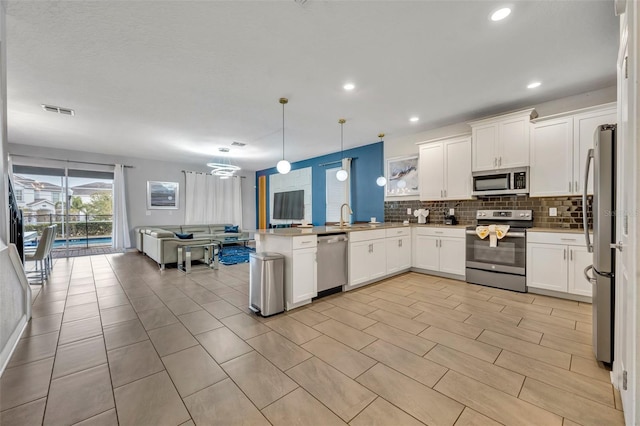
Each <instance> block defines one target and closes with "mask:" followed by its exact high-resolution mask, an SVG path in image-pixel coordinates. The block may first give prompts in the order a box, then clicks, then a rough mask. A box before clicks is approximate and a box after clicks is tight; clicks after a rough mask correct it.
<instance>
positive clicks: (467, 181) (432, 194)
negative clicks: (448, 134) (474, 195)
mask: <svg viewBox="0 0 640 426" xmlns="http://www.w3.org/2000/svg"><path fill="white" fill-rule="evenodd" d="M419 170H420V199H421V200H464V199H469V198H471V138H470V137H469V136H457V137H452V138H448V139H441V140H439V141H437V142H430V143H425V144H423V145H421V146H420V167H419Z"/></svg>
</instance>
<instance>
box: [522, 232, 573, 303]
mask: <svg viewBox="0 0 640 426" xmlns="http://www.w3.org/2000/svg"><path fill="white" fill-rule="evenodd" d="M527 257H528V258H529V259H528V260H527V286H529V287H534V288H542V289H545V290H553V291H560V292H564V293H566V292H567V291H568V286H567V267H568V264H567V246H565V245H555V244H537V243H529V244H527Z"/></svg>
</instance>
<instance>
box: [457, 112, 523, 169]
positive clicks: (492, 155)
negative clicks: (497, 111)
mask: <svg viewBox="0 0 640 426" xmlns="http://www.w3.org/2000/svg"><path fill="white" fill-rule="evenodd" d="M532 114H534V115H535V113H534V110H532V109H531V110H526V111H518V112H514V113H511V114H506V115H501V116H498V117H492V118H487V119H484V120H479V121H474V122H471V123H469V125H470V126H471V138H472V142H473V143H472V146H473V149H472V167H471V168H472V170H473V171H474V172H476V171H482V170H497V169H509V168H512V167H525V166H528V165H529V127H530V125H531V124H530V120H531V116H532Z"/></svg>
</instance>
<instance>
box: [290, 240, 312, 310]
mask: <svg viewBox="0 0 640 426" xmlns="http://www.w3.org/2000/svg"><path fill="white" fill-rule="evenodd" d="M291 263H292V266H293V268H292V271H291V272H292V273H291V279H292V283H291V284H292V290H293V291H292V299H293V300H292V303H298V302H302V301H304V300H310V299H311V298H313V297H316V296H317V295H318V284H317V283H318V279H317V277H318V263H317V262H316V249H315V248H308V249H300V250H293V255H292V262H291Z"/></svg>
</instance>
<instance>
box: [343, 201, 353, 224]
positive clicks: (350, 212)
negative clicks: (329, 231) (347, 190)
mask: <svg viewBox="0 0 640 426" xmlns="http://www.w3.org/2000/svg"><path fill="white" fill-rule="evenodd" d="M344 206H347V208H348V209H349V214H353V210H351V207H349V204H348V203H344V204H342V205H341V206H340V228H344V225H345V222H344V219H343V218H342V212H343V211H344Z"/></svg>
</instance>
